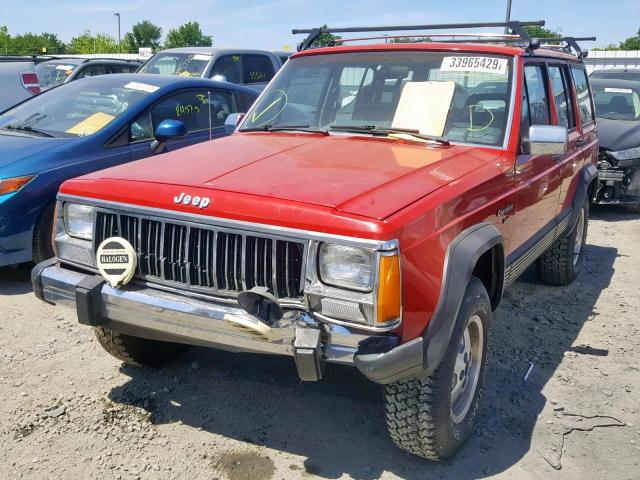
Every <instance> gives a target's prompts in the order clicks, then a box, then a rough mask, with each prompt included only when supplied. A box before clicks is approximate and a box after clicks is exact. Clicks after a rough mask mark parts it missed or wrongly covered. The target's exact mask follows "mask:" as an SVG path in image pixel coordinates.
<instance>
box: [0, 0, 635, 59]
mask: <svg viewBox="0 0 640 480" xmlns="http://www.w3.org/2000/svg"><path fill="white" fill-rule="evenodd" d="M506 3H507V0H488V1H487V0H485V1H484V2H483V1H479V0H445V1H435V0H431V1H422V2H421V1H419V0H393V1H382V0H353V1H346V0H343V1H341V0H317V1H314V2H308V1H300V0H263V1H260V0H244V1H234V2H231V1H206V0H187V1H176V0H171V1H170V0H128V1H123V0H106V1H105V0H101V1H95V0H83V1H72V0H55V1H51V0H30V1H29V2H12V1H10V0H0V10H1V11H0V25H6V26H7V27H8V29H9V33H10V34H12V35H15V34H20V33H27V32H33V33H41V32H45V31H46V32H50V33H56V34H58V37H59V38H60V39H62V40H63V41H69V40H70V39H71V38H72V37H73V36H75V35H78V34H80V33H82V32H83V31H84V30H90V31H91V32H93V33H107V34H109V35H112V36H114V37H117V35H118V27H117V18H116V17H115V16H114V13H115V12H119V13H120V14H121V19H122V20H121V21H122V36H124V33H125V32H127V31H130V29H131V26H132V25H133V24H135V23H136V22H138V21H141V20H150V21H152V22H153V23H155V24H157V25H159V26H161V27H162V29H163V35H164V34H166V33H167V32H168V30H169V29H170V28H172V27H175V26H178V25H180V24H182V23H185V22H188V21H193V20H197V21H198V22H199V23H200V26H201V28H202V30H203V31H204V33H205V34H206V35H211V36H212V37H213V40H214V44H215V45H216V46H221V47H223V46H227V47H245V48H264V49H283V48H287V47H289V48H292V49H295V45H296V44H297V43H298V42H299V41H301V40H302V38H303V36H301V35H297V36H294V35H292V34H291V29H292V28H310V27H315V26H321V25H323V24H327V25H329V26H331V27H334V26H335V27H344V26H371V25H393V24H395V25H406V24H414V25H415V24H434V23H462V22H479V21H502V20H504V17H505V11H506ZM512 3H513V6H512V13H511V18H512V19H517V20H543V19H544V20H546V21H547V27H548V28H552V29H554V30H559V31H560V32H561V33H562V34H563V35H574V36H587V35H588V36H593V35H595V36H596V37H598V40H597V42H595V43H590V44H589V45H588V47H595V46H600V47H602V46H606V45H608V44H611V43H618V42H620V41H621V40H624V39H625V38H627V37H630V36H633V35H635V34H636V33H637V31H638V29H640V0H535V1H531V0H512ZM494 31H495V29H494ZM585 46H587V45H585Z"/></svg>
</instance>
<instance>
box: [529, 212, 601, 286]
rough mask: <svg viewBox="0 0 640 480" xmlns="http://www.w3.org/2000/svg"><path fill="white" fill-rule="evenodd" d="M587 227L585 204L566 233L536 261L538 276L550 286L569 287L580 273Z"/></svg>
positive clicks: (587, 214) (587, 217) (587, 218)
mask: <svg viewBox="0 0 640 480" xmlns="http://www.w3.org/2000/svg"><path fill="white" fill-rule="evenodd" d="M588 226H589V203H588V202H585V203H584V205H583V206H582V208H581V209H580V213H579V214H578V219H577V221H576V223H575V225H574V226H573V228H572V229H571V230H569V232H568V233H566V234H565V235H563V236H562V237H560V238H559V239H558V240H556V241H555V242H554V243H553V245H551V247H549V249H548V250H547V251H546V252H544V253H543V254H542V256H541V257H540V258H539V259H538V275H539V277H540V279H541V280H542V281H543V282H545V283H548V284H550V285H559V286H564V285H569V284H570V283H571V282H573V281H574V280H575V278H576V277H577V276H578V273H580V268H581V267H582V261H583V259H584V245H585V243H586V240H587V228H588Z"/></svg>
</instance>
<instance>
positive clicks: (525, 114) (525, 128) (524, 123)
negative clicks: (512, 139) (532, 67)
mask: <svg viewBox="0 0 640 480" xmlns="http://www.w3.org/2000/svg"><path fill="white" fill-rule="evenodd" d="M529 127H531V117H530V115H529V94H528V93H527V83H526V82H524V84H523V85H522V113H521V114H520V138H525V137H527V136H528V135H529Z"/></svg>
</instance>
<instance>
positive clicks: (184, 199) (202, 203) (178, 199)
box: [173, 192, 211, 210]
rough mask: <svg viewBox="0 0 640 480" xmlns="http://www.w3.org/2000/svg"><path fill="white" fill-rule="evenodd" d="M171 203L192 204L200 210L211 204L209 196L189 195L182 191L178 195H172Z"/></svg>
mask: <svg viewBox="0 0 640 480" xmlns="http://www.w3.org/2000/svg"><path fill="white" fill-rule="evenodd" d="M173 203H175V204H180V203H181V204H183V205H193V206H194V207H199V208H200V210H202V209H204V208H207V207H208V206H209V205H210V204H211V199H210V198H209V197H199V196H197V195H196V196H193V197H192V196H191V195H187V194H186V193H184V192H182V193H180V195H176V196H175V197H173Z"/></svg>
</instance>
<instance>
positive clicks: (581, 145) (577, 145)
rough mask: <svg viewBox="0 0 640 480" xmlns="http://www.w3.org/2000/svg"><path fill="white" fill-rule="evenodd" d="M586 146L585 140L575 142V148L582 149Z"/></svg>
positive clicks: (580, 139)
mask: <svg viewBox="0 0 640 480" xmlns="http://www.w3.org/2000/svg"><path fill="white" fill-rule="evenodd" d="M586 144H587V140H586V139H584V138H579V139H577V140H576V147H584V146H585V145H586Z"/></svg>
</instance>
